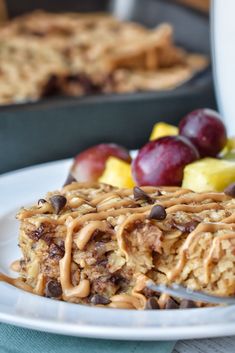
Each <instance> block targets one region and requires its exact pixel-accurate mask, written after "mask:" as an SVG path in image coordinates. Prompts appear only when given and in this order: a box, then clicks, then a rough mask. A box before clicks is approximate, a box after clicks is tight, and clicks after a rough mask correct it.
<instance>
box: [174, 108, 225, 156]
mask: <svg viewBox="0 0 235 353" xmlns="http://www.w3.org/2000/svg"><path fill="white" fill-rule="evenodd" d="M179 133H180V135H182V136H185V137H187V138H189V139H190V141H191V142H192V143H193V144H194V145H195V146H196V147H197V149H198V151H199V153H200V156H201V157H216V156H217V155H218V153H219V152H220V151H221V150H222V149H223V148H224V146H225V145H226V142H227V134H226V129H225V126H224V124H223V122H222V121H221V120H220V116H219V114H218V113H217V112H215V111H214V110H211V109H198V110H194V111H193V112H191V113H189V114H188V115H187V116H186V117H185V118H184V119H183V120H181V122H180V124H179Z"/></svg>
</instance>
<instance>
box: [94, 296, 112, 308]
mask: <svg viewBox="0 0 235 353" xmlns="http://www.w3.org/2000/svg"><path fill="white" fill-rule="evenodd" d="M90 302H91V304H94V305H98V304H103V305H106V304H109V303H111V301H110V300H109V299H108V298H105V297H103V296H102V295H99V294H94V295H93V296H92V297H91V298H90Z"/></svg>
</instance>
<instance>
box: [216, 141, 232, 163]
mask: <svg viewBox="0 0 235 353" xmlns="http://www.w3.org/2000/svg"><path fill="white" fill-rule="evenodd" d="M219 156H220V157H221V158H223V159H227V160H235V138H234V137H231V138H229V139H228V140H227V143H226V145H225V147H224V148H223V150H222V151H221V152H220V155H219Z"/></svg>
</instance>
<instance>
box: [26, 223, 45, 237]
mask: <svg viewBox="0 0 235 353" xmlns="http://www.w3.org/2000/svg"><path fill="white" fill-rule="evenodd" d="M44 234H45V226H44V224H41V225H40V226H39V227H38V228H37V229H36V230H34V231H32V232H29V233H27V235H28V236H29V238H30V239H32V240H36V241H38V240H39V239H40V238H41V237H42V236H43V235H44Z"/></svg>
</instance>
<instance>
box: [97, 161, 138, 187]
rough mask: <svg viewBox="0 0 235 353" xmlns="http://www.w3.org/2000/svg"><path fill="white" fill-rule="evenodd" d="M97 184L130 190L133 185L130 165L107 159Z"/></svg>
mask: <svg viewBox="0 0 235 353" xmlns="http://www.w3.org/2000/svg"><path fill="white" fill-rule="evenodd" d="M99 182H100V183H106V184H110V185H113V186H117V187H120V188H132V187H133V186H134V185H135V183H134V181H133V179H132V175H131V165H130V164H129V163H127V162H124V161H122V160H120V159H118V158H115V157H109V158H108V160H107V161H106V166H105V170H104V173H103V174H102V176H101V177H100V178H99Z"/></svg>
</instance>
